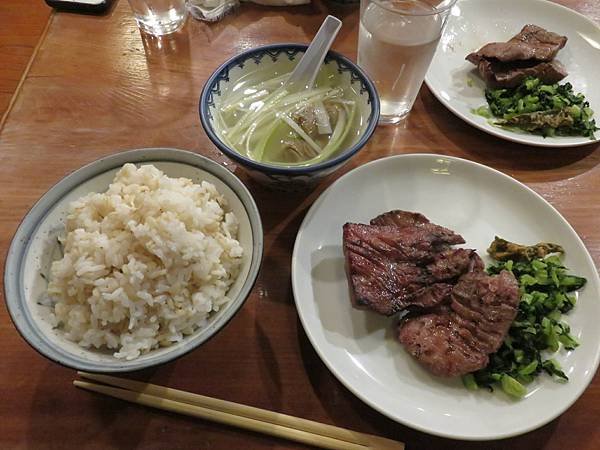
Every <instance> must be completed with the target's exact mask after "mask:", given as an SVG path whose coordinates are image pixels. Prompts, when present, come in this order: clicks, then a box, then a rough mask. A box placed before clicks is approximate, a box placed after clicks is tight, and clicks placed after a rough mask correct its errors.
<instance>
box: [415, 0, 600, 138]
mask: <svg viewBox="0 0 600 450" xmlns="http://www.w3.org/2000/svg"><path fill="white" fill-rule="evenodd" d="M509 41H510V42H509ZM599 47H600V28H599V27H598V25H596V24H595V23H593V22H592V21H591V20H589V19H587V18H586V17H584V16H582V15H581V14H579V13H577V12H575V11H573V10H571V9H568V8H566V7H564V6H561V5H558V4H555V3H552V2H549V1H546V0H530V1H526V2H524V1H522V0H460V1H459V2H458V3H457V4H456V5H455V6H454V8H453V9H452V14H451V16H450V17H449V19H448V25H447V27H446V29H445V31H444V34H443V36H442V38H441V40H440V42H439V45H438V48H437V50H436V53H435V55H434V58H433V60H432V62H431V66H430V67H429V71H428V72H427V76H426V78H425V82H426V84H427V86H428V87H429V89H430V90H431V91H432V92H433V94H434V95H435V96H436V97H437V98H438V100H439V101H440V102H442V104H443V105H444V106H446V107H447V108H448V109H449V110H450V111H452V112H453V113H454V114H456V115H457V116H458V117H459V118H461V119H462V120H464V121H465V122H467V123H469V124H470V125H473V126H475V127H477V128H479V129H481V130H483V131H485V132H486V133H489V134H492V135H494V136H497V137H500V138H502V139H507V140H509V141H513V142H518V143H521V144H529V145H535V146H541V147H570V146H579V145H586V144H590V143H592V142H594V141H597V140H598V138H600V133H599V132H598V131H596V132H595V133H594V132H592V131H590V128H592V127H591V126H590V125H588V124H587V123H588V120H585V121H584V122H585V124H584V125H581V123H580V122H581V120H580V116H577V118H575V119H574V117H575V115H573V116H571V115H570V114H568V112H567V113H563V114H560V111H561V110H562V108H563V106H564V107H569V106H571V105H566V104H564V105H563V104H562V103H560V102H558V101H555V102H552V101H551V100H552V98H551V97H552V96H553V95H555V94H554V92H550V91H551V90H552V89H549V88H543V89H542V91H544V90H546V91H547V92H545V93H543V94H542V97H544V96H547V97H548V98H547V99H546V98H540V97H539V96H538V94H539V92H538V91H537V90H532V92H531V94H532V95H531V96H530V97H527V95H525V94H526V93H525V89H524V88H522V91H523V92H522V94H523V97H524V98H523V100H524V101H523V102H521V104H518V101H517V100H516V99H515V104H516V105H517V106H518V107H517V108H513V109H510V108H508V107H507V108H503V107H501V108H500V109H502V111H501V112H502V113H504V114H506V116H505V117H501V116H499V115H498V113H499V111H498V110H496V111H495V113H494V110H493V109H492V111H491V112H492V113H494V114H492V115H491V114H490V112H489V109H488V103H487V101H486V97H485V89H486V85H487V87H489V88H492V89H493V88H509V89H511V88H516V87H517V86H519V85H522V84H523V83H524V81H525V78H527V77H528V76H529V77H537V78H539V79H540V83H541V84H544V85H552V84H553V83H559V84H561V85H563V84H566V83H570V84H571V85H572V88H573V92H574V93H581V94H583V95H584V96H585V101H587V102H589V107H590V108H591V110H592V111H595V114H594V115H593V116H592V119H593V118H594V117H595V118H596V119H595V120H596V124H597V125H600V121H599V120H598V118H597V116H598V115H599V114H600V89H598V86H597V77H596V73H598V71H599V70H600V59H599V58H598V48H599ZM509 94H510V93H509ZM509 94H505V95H504V96H503V98H502V99H501V100H500V101H499V102H497V104H499V103H501V102H504V97H506V96H509ZM536 98H537V100H536ZM538 101H539V102H538ZM536 102H538V103H539V104H536ZM559 103H560V104H559ZM567 103H569V102H568V101H567ZM550 104H551V105H550ZM504 105H505V104H504V103H503V106H504ZM579 106H582V107H583V103H581V104H580V105H579ZM550 109H551V111H550ZM539 111H544V112H543V113H539ZM536 112H537V113H536ZM534 113H536V114H534ZM514 116H516V117H514ZM507 119H508V121H506V122H504V124H505V125H503V127H501V126H499V124H500V123H502V122H503V121H504V120H507ZM536 121H537V122H539V123H538V125H539V126H538V127H537V129H536V130H535V131H533V132H531V131H524V129H528V128H532V127H534V124H532V122H534V123H535V122H536ZM586 128H587V130H586ZM565 133H574V134H578V135H573V136H561V135H559V134H565ZM543 135H546V137H544V136H543Z"/></svg>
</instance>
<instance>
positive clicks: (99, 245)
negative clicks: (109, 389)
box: [48, 164, 243, 360]
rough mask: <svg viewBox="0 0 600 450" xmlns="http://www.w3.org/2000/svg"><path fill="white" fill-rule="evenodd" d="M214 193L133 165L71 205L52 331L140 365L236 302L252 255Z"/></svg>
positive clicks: (54, 270) (53, 287)
mask: <svg viewBox="0 0 600 450" xmlns="http://www.w3.org/2000/svg"><path fill="white" fill-rule="evenodd" d="M237 235H238V221H237V219H236V217H235V215H234V214H233V213H232V212H230V211H228V207H227V203H226V201H225V199H224V197H223V196H221V194H219V192H218V191H217V189H216V188H215V186H214V185H212V184H211V183H208V182H206V181H203V182H201V183H200V184H194V183H193V182H192V181H191V180H189V179H186V178H169V177H167V176H166V175H164V174H163V173H162V172H161V171H160V170H158V169H157V168H156V167H154V166H152V165H144V166H141V167H140V168H137V167H136V166H135V165H133V164H126V165H124V166H123V168H122V169H121V170H120V171H119V172H118V173H117V174H116V176H115V179H114V181H113V183H112V184H111V185H110V186H109V189H108V191H106V192H104V193H91V194H88V195H86V196H84V197H82V198H80V199H78V200H76V201H74V202H72V203H71V204H70V205H69V209H68V214H67V218H66V235H65V237H64V238H62V239H61V241H62V242H63V245H64V256H63V257H62V258H61V259H59V260H57V261H54V262H53V263H52V266H51V270H50V282H49V285H48V302H49V306H50V307H51V310H52V313H51V318H50V320H51V322H52V325H53V326H55V327H57V328H59V329H60V330H61V332H62V333H63V334H64V336H65V337H66V338H67V339H69V340H71V341H73V342H76V343H77V344H79V345H80V346H82V347H85V348H98V349H110V350H111V351H113V354H114V356H115V357H116V358H120V359H126V360H132V359H135V358H137V357H138V356H140V355H141V354H143V353H146V352H148V351H150V350H152V349H156V348H159V347H167V346H170V345H172V344H173V343H176V342H180V341H182V340H183V339H184V337H185V336H187V335H190V334H192V333H194V332H195V331H197V330H198V329H199V328H201V327H203V326H205V324H206V322H207V319H208V317H209V316H210V314H211V313H212V312H216V311H218V310H219V308H222V307H223V306H224V305H225V304H226V303H227V302H228V301H229V298H228V297H227V292H228V290H229V288H230V286H231V285H232V284H233V283H234V281H235V280H236V278H237V276H238V273H239V271H240V266H241V263H242V256H243V249H242V246H241V245H240V243H239V242H238V241H237Z"/></svg>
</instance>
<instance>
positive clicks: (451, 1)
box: [371, 0, 458, 16]
mask: <svg viewBox="0 0 600 450" xmlns="http://www.w3.org/2000/svg"><path fill="white" fill-rule="evenodd" d="M371 1H372V2H373V3H375V4H377V6H379V7H381V8H383V9H385V10H387V11H390V12H392V13H394V14H399V15H403V16H434V15H437V14H442V13H445V12H446V11H448V10H449V9H451V8H452V7H453V6H454V5H455V4H456V2H457V1H458V0H447V2H448V4H447V5H446V6H443V7H441V8H438V7H434V6H432V10H431V11H423V12H419V11H409V10H407V9H402V8H400V9H397V8H390V7H389V6H386V5H385V4H383V3H382V0H371ZM408 1H411V0H408ZM413 1H414V0H413ZM441 3H444V2H441Z"/></svg>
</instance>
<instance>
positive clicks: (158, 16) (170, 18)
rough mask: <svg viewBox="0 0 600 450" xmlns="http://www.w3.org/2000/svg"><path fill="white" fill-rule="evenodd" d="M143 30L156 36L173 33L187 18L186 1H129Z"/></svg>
mask: <svg viewBox="0 0 600 450" xmlns="http://www.w3.org/2000/svg"><path fill="white" fill-rule="evenodd" d="M129 5H130V6H131V10H132V11H133V15H134V17H135V21H136V22H137V24H138V27H140V29H141V30H143V31H145V32H146V33H150V34H153V35H155V36H162V35H164V34H169V33H173V32H174V31H177V30H178V29H179V28H181V27H182V26H183V24H184V23H185V19H186V18H187V7H186V4H185V0H129Z"/></svg>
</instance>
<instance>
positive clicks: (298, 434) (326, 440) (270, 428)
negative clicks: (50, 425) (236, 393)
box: [73, 372, 404, 450]
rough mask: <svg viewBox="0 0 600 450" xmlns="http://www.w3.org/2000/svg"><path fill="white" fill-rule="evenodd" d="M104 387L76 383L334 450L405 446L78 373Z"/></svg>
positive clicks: (186, 394) (395, 449)
mask: <svg viewBox="0 0 600 450" xmlns="http://www.w3.org/2000/svg"><path fill="white" fill-rule="evenodd" d="M77 373H78V374H79V376H80V377H82V378H85V379H88V380H93V381H98V382H100V383H103V384H96V383H91V382H88V381H81V380H75V381H73V384H74V385H75V386H77V387H79V388H82V389H87V390H90V391H94V392H98V393H100V394H105V395H109V396H111V397H115V398H119V399H122V400H126V401H129V402H132V403H138V404H141V405H144V406H150V407H152V408H158V409H163V410H166V411H171V412H176V413H179V414H184V415H188V416H193V417H199V418H201V419H205V420H210V421H213V422H218V423H222V424H225V425H229V426H233V427H238V428H244V429H247V430H251V431H256V432H259V433H264V434H269V435H271V436H276V437H279V438H284V439H290V440H293V441H298V442H302V443H304V444H309V445H313V446H316V447H321V448H327V449H333V450H367V449H377V450H403V449H404V444H403V443H401V442H397V441H392V440H390V439H386V438H382V437H379V436H375V435H372V434H366V433H359V432H357V431H351V430H346V429H344V428H339V427H335V426H333V425H326V424H323V423H319V422H313V421H312V420H306V419H301V418H299V417H294V416H289V415H287V414H280V413H277V412H273V411H268V410H265V409H260V408H255V407H252V406H247V405H241V404H239V403H234V402H229V401H225V400H219V399H216V398H212V397H206V396H204V395H198V394H192V393H190V392H185V391H180V390H178V389H172V388H168V387H164V386H158V385H155V384H150V383H142V382H139V381H133V380H128V379H124V378H117V377H112V376H108V375H99V374H92V373H86V372H77Z"/></svg>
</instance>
